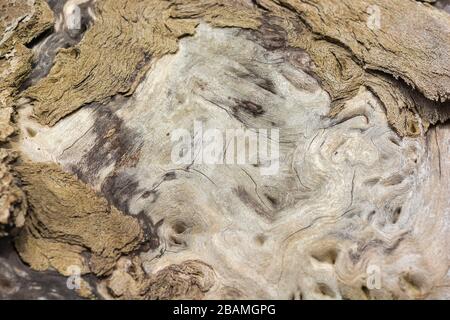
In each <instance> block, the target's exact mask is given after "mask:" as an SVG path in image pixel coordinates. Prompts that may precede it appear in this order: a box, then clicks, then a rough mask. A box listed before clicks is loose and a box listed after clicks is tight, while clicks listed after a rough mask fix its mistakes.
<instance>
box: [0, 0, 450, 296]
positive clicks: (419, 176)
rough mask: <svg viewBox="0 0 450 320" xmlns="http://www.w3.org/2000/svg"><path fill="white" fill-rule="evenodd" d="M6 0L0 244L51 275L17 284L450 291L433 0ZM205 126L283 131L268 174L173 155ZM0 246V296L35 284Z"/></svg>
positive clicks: (448, 57)
mask: <svg viewBox="0 0 450 320" xmlns="http://www.w3.org/2000/svg"><path fill="white" fill-rule="evenodd" d="M74 6H76V8H78V10H79V11H78V12H79V13H80V15H81V16H80V23H81V28H78V29H76V30H74V29H73V28H71V27H70V23H71V21H72V19H73V18H74V17H75V18H76V16H74V15H75V14H76V12H75V11H72V9H73V8H74ZM0 7H2V19H1V21H0V22H1V24H0V26H1V28H2V32H3V36H2V38H1V39H2V40H1V41H0V76H1V80H2V81H1V83H0V89H1V93H0V103H1V105H0V107H1V108H0V143H1V145H0V147H1V148H2V149H1V150H0V179H1V180H0V181H1V184H0V191H1V198H0V199H1V202H0V210H1V211H0V228H1V229H0V235H6V234H9V235H10V237H13V238H14V243H15V249H14V250H15V251H17V253H18V254H19V255H20V257H21V258H22V260H23V261H24V262H26V263H27V264H28V265H29V268H31V269H33V270H38V271H40V272H42V273H43V274H44V275H45V277H47V276H48V277H49V279H53V280H48V281H49V290H50V287H52V288H54V290H53V291H52V294H50V291H49V292H47V293H46V292H45V282H43V281H41V282H39V285H38V287H39V289H38V290H36V291H33V292H30V293H29V294H28V295H25V294H24V295H25V296H26V297H30V298H36V297H45V298H60V297H70V296H71V294H73V292H72V291H70V290H68V289H67V288H66V287H65V286H64V283H65V278H63V277H62V276H61V277H59V278H58V276H57V275H56V272H55V270H56V271H57V272H59V273H60V274H61V275H64V276H71V272H70V270H71V268H72V267H73V266H76V267H78V268H79V271H80V275H81V276H82V277H83V280H82V282H81V287H78V288H77V290H76V291H77V293H78V294H79V295H80V296H82V297H87V298H92V297H99V298H106V299H205V298H206V299H208V298H226V299H274V298H278V299H291V298H294V299H385V298H388V299H426V298H449V296H450V291H449V290H448V288H449V286H448V285H449V281H450V279H449V278H448V274H447V272H448V266H449V261H448V258H449V253H450V251H449V247H448V245H447V241H448V231H449V230H448V227H447V226H448V219H449V213H450V198H449V197H448V196H447V195H448V193H449V191H450V190H449V189H450V163H449V160H448V159H450V148H449V141H450V126H449V125H448V124H447V123H446V121H447V120H448V119H449V117H450V101H449V100H450V15H449V14H448V12H446V11H450V10H449V6H448V3H447V2H446V1H424V2H421V1H413V0H340V1H337V0H313V1H306V0H255V1H247V0H232V1H230V0H223V1H209V0H201V1H200V0H174V1H165V0H144V1H138V0H126V1H113V0H97V1H92V0H91V1H87V0H68V1H53V0H49V1H48V3H45V2H43V1H37V0H36V1H28V2H26V3H24V2H15V1H12V0H8V1H7V0H4V1H1V0H0ZM373 19H375V20H373ZM52 25H53V28H51V26H52ZM199 121H201V122H202V125H203V127H204V129H208V128H210V129H216V130H220V131H221V132H222V131H225V130H226V129H240V130H245V129H251V128H253V129H265V130H273V129H278V130H279V148H280V163H279V171H278V173H277V174H276V175H272V176H267V175H264V174H263V173H262V172H263V171H262V170H263V168H264V165H265V162H267V161H269V160H270V159H269V158H267V159H263V160H262V161H260V163H258V164H239V165H237V164H236V165H230V164H226V165H225V164H222V165H208V164H202V163H199V162H198V161H193V163H191V164H187V165H180V164H175V163H174V162H173V161H172V153H173V144H172V142H173V141H171V138H172V136H173V134H174V130H176V129H181V128H183V129H187V130H192V128H193V126H194V123H195V122H199ZM15 134H16V135H15ZM265 139H266V140H265V142H267V143H269V144H272V145H273V144H274V143H276V142H275V141H274V140H273V139H274V138H273V136H270V134H269V135H268V136H266V137H265ZM194 140H196V141H197V140H198V137H194ZM229 142H230V141H229V140H226V144H225V147H224V149H223V150H222V155H223V156H224V157H225V156H226V155H227V154H229V153H231V152H234V151H235V150H230V149H228V145H229ZM233 149H234V148H233ZM237 151H238V152H239V149H238V150H237ZM197 156H198V155H197ZM250 156H252V154H250ZM260 160H261V159H260ZM25 213H27V214H26V215H25ZM10 237H8V238H6V239H3V240H2V241H3V243H4V245H3V246H1V247H0V249H1V250H2V251H0V257H1V258H0V263H1V264H2V265H4V268H2V270H5V271H0V277H2V278H0V280H1V279H6V280H5V281H0V297H2V298H8V297H12V298H14V297H21V294H22V293H21V290H23V289H21V288H23V283H24V281H31V282H33V281H37V280H36V279H35V277H36V271H32V270H30V269H29V268H27V267H25V266H23V265H21V266H20V268H15V267H14V266H16V265H17V264H18V263H19V262H18V261H17V259H16V258H15V256H14V255H13V253H14V252H15V251H13V250H12V249H11V247H9V248H8V246H11V243H12V241H11V238H10ZM374 267H375V269H376V270H378V271H377V272H378V273H379V276H380V277H381V285H380V286H377V287H376V288H373V287H371V286H369V285H368V281H369V280H370V277H371V276H372V275H371V273H370V270H372V269H373V268H374ZM22 269H23V270H24V271H23V272H22V273H20V272H18V271H17V270H22ZM45 277H44V279H46V278H45ZM2 283H7V284H8V285H7V286H5V285H2Z"/></svg>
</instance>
